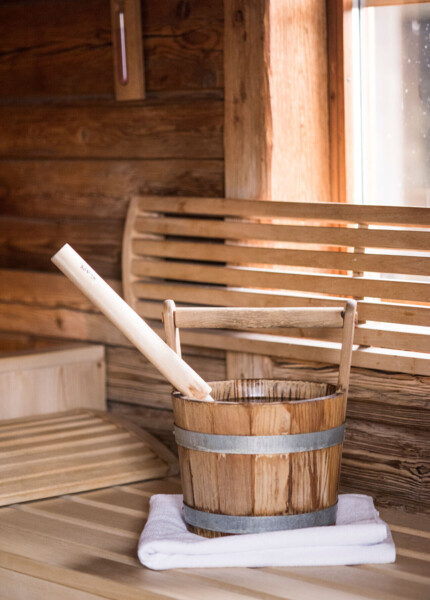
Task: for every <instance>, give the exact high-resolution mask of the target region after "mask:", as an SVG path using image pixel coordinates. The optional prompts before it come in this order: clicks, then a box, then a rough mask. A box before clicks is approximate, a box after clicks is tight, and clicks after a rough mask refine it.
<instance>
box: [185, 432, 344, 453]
mask: <svg viewBox="0 0 430 600" xmlns="http://www.w3.org/2000/svg"><path fill="white" fill-rule="evenodd" d="M344 432H345V425H339V427H334V428H333V429H326V430H325V431H314V432H312V433H294V434H288V435H217V434H212V433H199V432H197V431H188V430H186V429H181V428H180V427H177V426H176V425H175V439H176V443H177V444H178V446H182V447H183V448H189V449H190V450H201V451H202V452H220V453H222V454H289V453H291V452H307V451H309V450H320V449H322V448H329V447H330V446H336V445H337V444H340V443H341V442H342V441H343V436H344Z"/></svg>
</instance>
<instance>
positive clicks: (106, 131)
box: [0, 100, 223, 160]
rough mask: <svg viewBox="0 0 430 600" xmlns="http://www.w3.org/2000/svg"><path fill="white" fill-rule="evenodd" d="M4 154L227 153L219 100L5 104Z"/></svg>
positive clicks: (0, 151)
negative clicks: (127, 103)
mask: <svg viewBox="0 0 430 600" xmlns="http://www.w3.org/2000/svg"><path fill="white" fill-rule="evenodd" d="M0 120H1V122H2V137H1V140H0V156H1V157H19V158H62V159H64V158H115V159H126V158H130V159H133V160H135V159H138V158H143V159H157V158H160V157H162V158H163V159H169V158H170V159H172V158H180V159H199V160H200V159H222V158H223V147H222V144H223V142H222V124H223V105H222V102H220V101H218V100H213V101H210V100H199V101H197V100H191V101H188V100H184V101H181V102H178V101H176V102H174V101H173V102H172V101H169V102H166V101H148V102H145V104H143V105H142V106H136V105H132V106H124V105H118V104H114V103H111V102H105V103H103V102H100V103H98V104H97V105H94V104H91V105H86V106H85V105H78V106H77V105H63V106H61V105H60V106H50V105H36V106H32V107H31V109H30V108H29V107H28V106H24V105H23V106H13V105H3V106H1V105H0Z"/></svg>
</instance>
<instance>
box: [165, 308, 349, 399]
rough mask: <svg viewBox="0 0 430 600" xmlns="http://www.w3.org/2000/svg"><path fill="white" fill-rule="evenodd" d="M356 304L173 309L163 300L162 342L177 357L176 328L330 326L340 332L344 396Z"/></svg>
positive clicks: (346, 389) (340, 376) (179, 346)
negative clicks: (308, 306) (164, 335)
mask: <svg viewBox="0 0 430 600" xmlns="http://www.w3.org/2000/svg"><path fill="white" fill-rule="evenodd" d="M356 310H357V303H356V302H355V300H347V301H346V304H345V308H343V307H335V308H333V307H330V308H315V307H313V308H212V307H210V308H208V307H204V308H200V307H176V305H175V302H174V301H173V300H165V302H164V306H163V322H164V330H165V334H166V341H167V343H168V344H169V346H170V347H171V348H173V350H175V352H177V353H178V354H179V356H180V355H181V343H180V336H179V329H180V328H194V329H195V328H218V329H219V328H223V329H261V328H274V327H300V328H305V329H308V328H315V327H323V328H324V327H330V328H334V329H343V332H342V347H341V351H340V361H339V377H338V386H339V387H340V388H341V389H342V390H344V391H345V393H346V394H347V393H348V387H349V374H350V367H351V356H352V343H353V338H354V327H355V316H356Z"/></svg>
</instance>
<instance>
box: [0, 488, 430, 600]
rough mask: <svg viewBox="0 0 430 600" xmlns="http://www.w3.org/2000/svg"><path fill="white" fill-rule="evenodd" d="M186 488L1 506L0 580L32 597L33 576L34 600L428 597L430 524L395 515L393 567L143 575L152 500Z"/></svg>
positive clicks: (371, 599)
mask: <svg viewBox="0 0 430 600" xmlns="http://www.w3.org/2000/svg"><path fill="white" fill-rule="evenodd" d="M179 489H180V488H179V479H178V477H168V478H165V479H164V480H161V481H160V480H151V481H145V482H141V483H133V484H129V485H125V486H113V487H110V488H108V489H105V490H97V491H87V492H84V493H82V494H78V495H72V496H64V497H61V498H55V499H51V500H41V501H35V502H31V503H28V504H21V505H16V506H13V507H7V508H3V509H0V574H1V572H2V571H1V569H3V570H4V571H6V572H7V573H8V576H7V579H6V581H8V585H9V588H10V589H12V590H13V589H14V585H15V586H16V589H18V590H20V589H21V590H25V592H26V594H27V596H25V597H29V598H32V596H31V595H30V592H27V590H30V591H31V583H32V581H33V579H35V580H36V581H37V585H36V584H35V590H36V592H35V596H34V598H35V599H36V600H39V597H38V596H37V595H36V593H39V590H43V591H45V590H46V594H47V596H46V597H55V596H52V594H51V592H50V590H51V589H52V590H55V592H57V591H58V590H62V587H63V586H64V589H65V594H64V595H62V596H61V597H62V598H63V597H64V599H65V600H69V597H70V600H75V596H74V595H73V594H74V592H75V591H76V592H79V593H82V596H81V597H82V599H83V600H87V598H86V596H85V594H86V595H87V596H88V600H95V599H96V598H106V599H110V600H138V599H139V600H140V599H141V598H145V600H146V599H149V600H152V599H154V600H202V598H204V599H205V600H229V599H231V600H243V599H245V598H249V599H257V600H315V599H318V600H412V599H414V600H415V598H416V599H419V600H421V599H423V600H424V598H427V597H428V590H429V583H430V575H429V570H428V561H427V560H425V559H423V557H427V556H428V544H429V541H428V538H427V537H426V535H422V533H423V532H426V530H427V525H428V518H427V517H425V516H424V517H423V518H422V519H421V517H420V516H418V515H411V518H409V515H407V514H405V513H400V512H399V511H393V510H391V509H390V511H389V514H390V517H391V518H392V521H393V523H394V526H393V537H394V539H395V542H396V545H397V550H398V558H397V560H396V562H395V563H394V564H387V565H360V566H346V567H340V566H339V567H301V568H264V569H245V568H235V569H231V568H230V569H179V570H169V571H161V572H155V571H151V570H149V569H146V568H144V567H143V566H141V565H140V564H139V563H138V561H137V557H136V545H137V539H138V536H139V534H140V532H141V530H142V527H143V525H144V522H145V519H146V518H147V514H148V510H149V499H150V496H151V495H152V494H154V493H175V492H178V491H179ZM382 512H383V511H381V513H382ZM383 516H384V517H385V514H384V515H383ZM420 524H421V527H420ZM408 553H411V554H412V555H413V556H409V555H408ZM415 555H416V556H415ZM9 573H13V574H12V575H10V574H9ZM40 594H42V591H40ZM49 594H51V595H49ZM67 594H69V596H67ZM40 597H41V596H40ZM77 598H80V597H79V596H77ZM2 600H3V598H2ZM5 600H9V598H6V599H5ZM10 600H15V598H14V597H13V596H12V598H11V599H10ZM20 600H21V599H20Z"/></svg>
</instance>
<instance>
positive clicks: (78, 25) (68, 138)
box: [0, 0, 430, 510]
mask: <svg viewBox="0 0 430 600" xmlns="http://www.w3.org/2000/svg"><path fill="white" fill-rule="evenodd" d="M318 1H319V0H318ZM142 17H143V18H142V21H143V37H144V40H143V41H144V54H145V78H146V99H145V100H144V101H139V102H131V103H119V102H116V101H115V99H114V95H113V89H114V86H113V67H112V42H111V30H110V9H109V1H108V0H5V1H3V2H2V3H1V4H0V81H1V86H0V129H1V135H0V349H1V352H4V353H9V352H12V351H15V350H21V349H28V348H38V347H45V346H52V345H55V344H58V342H61V343H64V342H66V343H71V344H75V343H81V342H82V341H85V342H90V343H91V342H94V343H103V344H105V345H106V351H107V367H108V369H107V370H108V390H107V393H108V399H109V406H110V408H111V410H113V411H116V412H120V413H122V414H128V415H132V416H133V418H134V419H135V420H136V421H137V422H139V423H140V424H142V425H143V426H145V427H146V428H147V429H149V430H150V431H152V432H153V433H155V434H156V435H158V436H159V437H160V438H161V439H163V440H164V441H166V442H167V443H169V444H172V436H171V430H172V421H173V419H172V413H171V409H170V399H169V395H170V386H169V384H167V383H166V382H165V381H164V380H163V379H162V377H161V376H160V375H159V374H158V372H157V371H155V370H154V369H153V368H152V367H151V366H150V365H149V363H148V362H147V361H145V360H144V359H143V358H141V357H140V355H139V354H138V352H137V351H135V350H134V349H133V348H131V347H130V345H129V344H128V342H127V341H126V340H125V339H124V338H123V337H122V336H121V334H119V333H118V332H117V331H116V329H115V328H113V327H112V326H111V325H110V324H109V323H108V322H107V320H106V319H105V318H104V317H103V316H101V315H100V314H99V313H97V311H95V310H94V308H93V307H92V306H91V305H90V303H89V302H88V301H87V300H86V299H85V298H84V297H83V296H82V295H81V294H80V293H79V292H78V291H77V290H76V289H75V288H74V287H73V286H72V285H71V284H70V283H69V282H68V281H67V280H66V278H64V277H63V276H62V275H61V274H59V273H58V272H56V270H55V268H54V267H53V265H52V264H51V263H50V260H49V259H50V256H51V255H52V254H53V253H54V252H55V251H56V250H57V249H58V248H59V247H60V246H61V245H62V244H63V243H65V242H69V243H70V244H72V245H73V246H74V247H75V248H76V249H77V250H78V252H80V253H81V254H82V255H83V257H84V258H85V259H86V260H87V261H88V262H90V263H91V264H92V265H93V266H94V267H95V268H96V269H97V270H98V271H99V273H100V274H101V275H102V276H103V277H105V278H107V279H108V280H109V282H110V283H111V284H112V285H113V286H114V287H115V288H116V289H118V290H120V277H121V264H120V263H121V237H122V232H123V226H124V218H125V214H126V209H127V206H128V203H129V201H130V199H131V198H132V197H133V195H135V194H137V193H139V194H161V195H164V194H167V195H189V196H197V197H202V198H204V197H213V196H223V195H224V161H223V118H224V110H223V100H224V94H223V80H224V76H223V26H224V25H223V2H220V0H204V1H202V0H177V1H176V0H157V1H155V0H145V1H143V2H142ZM326 49H327V46H326V40H322V43H321V51H322V52H326ZM304 51H305V49H304ZM332 99H333V98H331V100H332ZM323 127H324V131H327V130H328V128H327V124H326V123H325V124H323ZM332 196H334V190H332ZM184 354H185V358H186V360H187V361H188V362H189V363H190V364H191V365H192V366H193V367H194V368H195V369H196V370H197V371H198V372H199V373H200V374H201V375H202V376H203V377H204V378H205V379H206V380H208V381H211V380H221V379H223V378H225V356H224V353H223V352H221V351H211V350H202V349H197V348H185V353H184ZM272 363H273V375H274V376H275V377H284V376H287V377H288V376H291V377H302V378H304V379H307V378H309V379H312V378H313V379H321V380H326V381H334V378H335V376H336V374H335V369H334V368H333V367H332V366H329V365H325V364H317V365H309V364H292V363H289V362H286V361H282V360H279V359H273V360H272ZM429 392H430V382H429V381H428V378H424V377H413V376H406V375H402V374H398V375H393V374H389V375H387V374H385V373H382V372H376V371H375V372H372V371H365V370H360V369H354V370H353V373H352V383H351V391H350V400H349V405H348V433H347V442H346V444H345V450H344V459H343V467H342V485H343V487H344V488H345V489H353V490H355V491H362V492H367V493H371V494H373V495H374V496H376V497H377V499H378V500H379V501H380V502H381V503H385V504H390V503H394V504H400V505H403V506H405V507H406V508H408V509H410V510H414V509H416V508H419V509H420V510H425V509H426V507H427V508H428V501H427V504H426V502H425V490H426V489H427V490H428V487H426V486H428V473H429V469H428V463H427V462H426V456H428V445H429V439H428V435H427V434H426V430H425V427H426V426H428V414H429V413H428V409H427V410H426V406H427V404H426V399H427V398H428V395H429ZM429 510H430V509H429Z"/></svg>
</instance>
